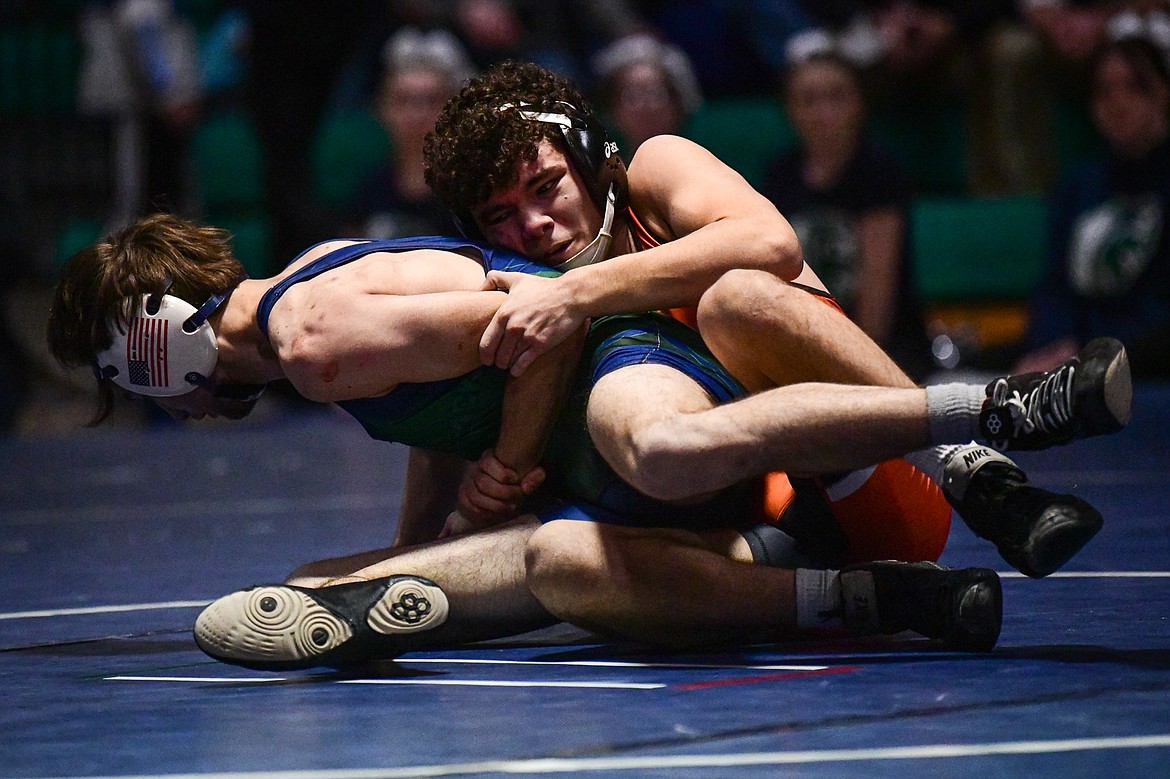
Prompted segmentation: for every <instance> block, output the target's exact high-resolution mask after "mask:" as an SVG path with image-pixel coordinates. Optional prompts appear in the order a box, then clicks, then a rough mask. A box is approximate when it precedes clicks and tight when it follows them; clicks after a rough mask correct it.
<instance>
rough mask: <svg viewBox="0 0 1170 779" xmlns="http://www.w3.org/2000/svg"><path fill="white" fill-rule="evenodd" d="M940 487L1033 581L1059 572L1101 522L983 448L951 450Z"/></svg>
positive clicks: (1089, 508)
mask: <svg viewBox="0 0 1170 779" xmlns="http://www.w3.org/2000/svg"><path fill="white" fill-rule="evenodd" d="M942 489H943V494H944V495H946V497H947V500H948V501H950V503H951V505H952V506H954V508H955V511H956V512H957V513H958V515H959V516H960V517H962V519H963V521H964V522H966V523H967V526H968V527H969V528H971V530H972V531H974V533H975V534H976V535H977V536H980V537H981V538H986V539H987V540H988V541H991V542H992V543H993V544H995V546H996V548H997V549H998V550H999V553H1000V555H1002V556H1003V559H1004V560H1006V561H1007V562H1008V563H1010V564H1011V565H1012V567H1013V568H1015V569H1016V570H1017V571H1019V572H1020V573H1023V574H1024V575H1026V576H1031V577H1033V578H1040V577H1042V576H1047V575H1048V574H1050V573H1052V572H1053V571H1056V570H1058V569H1060V568H1061V567H1062V566H1063V565H1064V564H1065V563H1067V562H1068V561H1069V560H1070V559H1072V557H1073V555H1075V554H1076V553H1077V552H1079V551H1080V550H1081V549H1082V548H1083V547H1084V546H1085V544H1087V543H1089V540H1090V539H1091V538H1092V537H1093V536H1095V535H1096V534H1097V531H1099V530H1100V529H1101V526H1102V525H1103V524H1104V521H1103V520H1102V518H1101V514H1100V512H1098V511H1097V510H1096V509H1095V508H1093V507H1092V506H1090V505H1089V504H1088V503H1086V502H1085V501H1083V500H1081V499H1080V498H1078V497H1076V496H1074V495H1060V494H1057V493H1055V492H1049V491H1048V490H1045V489H1041V488H1040V487H1037V486H1036V485H1034V484H1032V483H1031V482H1030V481H1028V476H1027V474H1025V473H1024V472H1023V471H1022V470H1020V468H1019V466H1017V465H1016V464H1015V463H1014V462H1012V461H1011V460H1009V459H1008V458H1007V457H1004V456H1003V455H1002V454H1000V453H999V452H996V451H995V450H993V449H989V448H987V447H985V446H978V445H972V446H966V447H963V448H962V449H958V450H956V451H955V452H954V453H953V454H952V455H951V456H950V457H949V458H948V459H947V461H946V464H945V465H944V468H943V484H942Z"/></svg>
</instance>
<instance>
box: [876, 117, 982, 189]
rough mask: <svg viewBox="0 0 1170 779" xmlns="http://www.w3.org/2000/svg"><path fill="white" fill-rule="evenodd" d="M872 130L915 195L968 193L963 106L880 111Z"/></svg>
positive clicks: (965, 130)
mask: <svg viewBox="0 0 1170 779" xmlns="http://www.w3.org/2000/svg"><path fill="white" fill-rule="evenodd" d="M870 130H871V131H872V133H873V135H874V137H875V138H876V139H877V140H878V142H879V143H881V144H882V145H883V146H884V147H885V148H886V149H887V150H888V151H889V152H890V153H891V154H893V155H894V156H895V157H896V158H898V160H900V161H901V162H902V165H903V166H904V167H905V170H906V174H907V176H909V178H910V184H911V186H912V187H913V189H914V191H915V192H916V193H918V194H923V195H960V194H963V193H965V192H966V191H967V127H966V116H965V110H964V108H963V106H962V105H961V104H959V103H942V102H940V103H918V104H912V105H907V106H899V107H898V108H897V109H896V110H895V109H894V108H888V109H886V110H884V111H877V112H875V113H874V115H873V116H872V117H871V118H870Z"/></svg>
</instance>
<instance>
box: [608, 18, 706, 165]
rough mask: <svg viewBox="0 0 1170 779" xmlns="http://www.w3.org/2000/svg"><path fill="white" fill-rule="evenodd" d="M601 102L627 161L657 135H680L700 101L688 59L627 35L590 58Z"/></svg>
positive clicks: (668, 48)
mask: <svg viewBox="0 0 1170 779" xmlns="http://www.w3.org/2000/svg"><path fill="white" fill-rule="evenodd" d="M593 72H594V75H595V76H596V77H597V79H598V91H599V97H600V99H599V101H598V102H599V104H600V105H601V107H602V112H603V113H604V114H605V116H606V118H607V119H608V120H609V121H608V122H607V123H606V124H607V127H608V128H609V129H610V130H611V131H612V132H613V133H614V135H615V136H616V137H617V141H618V144H619V145H620V146H621V149H622V152H623V155H624V156H625V158H626V159H627V160H628V159H629V158H630V155H632V154H633V153H634V152H635V151H636V150H637V148H638V147H639V146H641V145H642V142H643V141H645V140H646V139H647V138H651V137H653V136H655V135H665V134H674V135H678V134H680V133H681V130H682V128H683V125H684V124H685V123H686V121H687V118H688V117H690V115H691V114H692V113H694V111H695V109H696V108H698V107H699V103H700V102H702V95H701V94H700V93H699V84H698V81H697V80H696V79H695V72H694V69H693V68H692V67H691V63H690V60H689V59H687V55H686V54H684V53H683V51H682V50H681V49H679V48H678V47H677V46H673V45H670V44H667V43H663V42H661V41H659V40H658V39H657V38H654V37H653V36H651V35H647V34H638V35H630V36H627V37H625V38H621V39H620V40H617V41H615V42H614V43H612V44H610V45H609V46H607V47H606V48H604V49H602V50H601V51H600V52H598V53H597V55H596V56H595V57H594V59H593Z"/></svg>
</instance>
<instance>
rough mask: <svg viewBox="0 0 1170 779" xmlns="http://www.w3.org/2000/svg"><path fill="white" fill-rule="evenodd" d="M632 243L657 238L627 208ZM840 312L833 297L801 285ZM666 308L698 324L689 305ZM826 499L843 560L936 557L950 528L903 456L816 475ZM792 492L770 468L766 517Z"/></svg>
mask: <svg viewBox="0 0 1170 779" xmlns="http://www.w3.org/2000/svg"><path fill="white" fill-rule="evenodd" d="M626 215H627V217H628V218H629V223H630V232H631V235H632V237H633V240H634V245H635V246H636V247H637V249H638V250H639V251H640V250H642V249H647V248H650V247H652V246H658V245H660V244H661V243H662V241H660V240H659V239H658V238H657V237H655V236H654V235H653V234H651V233H650V231H649V230H647V229H646V227H645V226H644V225H643V224H642V222H641V221H640V220H639V219H638V217H637V215H636V214H634V211H633V209H629V208H627V209H626ZM800 288H801V289H805V290H807V291H808V292H809V294H811V295H814V296H815V297H816V298H817V299H818V300H820V301H822V302H823V303H825V305H827V306H829V307H830V308H832V309H833V310H835V311H836V312H837V313H839V314H840V315H841V316H845V312H844V311H843V310H842V309H841V306H840V305H839V304H838V303H837V301H836V300H834V299H833V298H832V297H829V296H827V295H825V294H823V293H821V292H819V291H818V290H813V289H808V288H807V287H803V286H801V287H800ZM666 313H668V314H670V315H671V316H672V317H674V318H675V319H677V320H679V321H680V322H683V323H684V324H687V325H689V326H690V327H691V328H694V329H698V328H697V326H696V321H695V320H696V317H695V309H694V308H672V309H670V310H669V311H667V312H666ZM815 482H816V484H817V486H818V488H819V489H820V491H821V493H822V495H823V498H824V500H825V502H826V503H827V504H828V506H829V509H830V511H831V512H832V514H833V516H834V517H835V518H836V520H837V524H838V525H839V526H840V528H841V531H842V532H843V533H844V535H845V537H846V538H847V539H848V541H849V551H848V560H847V562H850V563H853V562H865V561H868V560H904V561H907V562H917V561H922V560H928V561H931V562H933V561H935V560H938V558H939V555H941V554H942V551H943V547H944V546H946V542H947V536H948V535H949V534H950V531H951V506H950V504H949V503H948V502H947V499H946V498H945V497H944V496H943V493H942V490H941V489H940V488H939V486H938V485H937V484H935V483H934V482H933V481H931V479H930V478H929V477H928V476H927V475H926V474H925V473H923V472H922V471H920V470H918V469H917V468H915V467H914V466H913V465H911V464H910V463H908V462H907V461H906V460H903V459H901V458H897V459H894V460H886V461H885V462H881V463H878V464H877V465H875V466H872V467H870V468H865V469H862V470H858V471H853V472H852V473H848V474H845V475H844V476H841V477H839V478H836V479H835V480H832V481H830V480H828V479H823V478H822V479H816V480H815ZM795 497H796V493H795V491H794V490H793V488H792V483H791V482H790V481H789V479H788V476H787V475H786V474H784V473H781V472H776V473H770V474H768V475H767V476H766V477H765V482H764V511H765V515H766V516H765V522H767V523H769V524H778V525H780V526H781V527H782V526H783V522H782V519H783V515H784V512H785V511H786V510H787V509H788V507H789V506H791V505H792V502H793V500H794V499H795Z"/></svg>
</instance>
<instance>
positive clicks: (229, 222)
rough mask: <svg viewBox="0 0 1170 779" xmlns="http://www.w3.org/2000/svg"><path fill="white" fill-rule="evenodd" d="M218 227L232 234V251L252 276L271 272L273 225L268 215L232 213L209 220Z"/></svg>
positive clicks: (256, 276) (262, 276)
mask: <svg viewBox="0 0 1170 779" xmlns="http://www.w3.org/2000/svg"><path fill="white" fill-rule="evenodd" d="M209 221H210V222H211V224H214V225H215V226H216V227H220V228H223V229H224V230H227V231H228V232H229V233H231V234H232V253H233V254H235V255H236V259H238V260H239V261H240V262H241V263H243V265H244V269H245V270H246V271H248V275H249V276H251V277H252V278H264V277H265V276H268V274H269V273H270V272H271V270H272V269H271V268H270V267H269V265H268V261H269V257H270V255H271V253H272V226H271V224H270V223H269V219H268V217H267V216H265V215H263V214H255V215H231V216H220V217H218V218H215V216H214V215H212V218H211V219H210V220H209Z"/></svg>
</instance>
